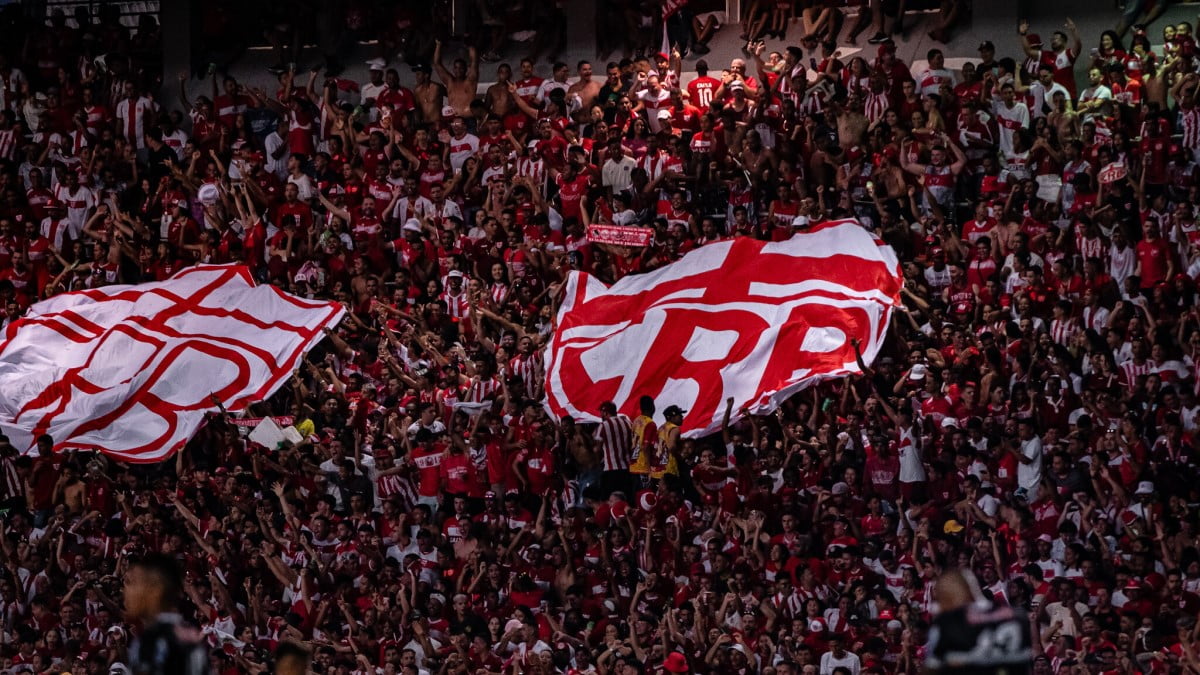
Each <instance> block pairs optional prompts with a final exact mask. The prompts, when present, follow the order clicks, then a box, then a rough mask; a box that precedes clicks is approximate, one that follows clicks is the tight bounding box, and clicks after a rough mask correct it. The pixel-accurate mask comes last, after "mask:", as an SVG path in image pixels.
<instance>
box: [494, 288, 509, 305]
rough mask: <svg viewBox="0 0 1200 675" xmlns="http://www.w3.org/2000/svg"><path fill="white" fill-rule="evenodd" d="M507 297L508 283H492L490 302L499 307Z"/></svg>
mask: <svg viewBox="0 0 1200 675" xmlns="http://www.w3.org/2000/svg"><path fill="white" fill-rule="evenodd" d="M507 299H508V284H500V283H495V284H492V302H493V303H494V304H495V305H496V306H497V307H500V306H502V305H504V301H505V300H507Z"/></svg>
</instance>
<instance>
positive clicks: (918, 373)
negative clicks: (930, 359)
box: [908, 363, 929, 380]
mask: <svg viewBox="0 0 1200 675" xmlns="http://www.w3.org/2000/svg"><path fill="white" fill-rule="evenodd" d="M928 372H929V366H927V365H925V364H924V363H918V364H917V365H915V366H913V367H912V370H910V371H908V379H910V380H923V379H925V374H926V373H928Z"/></svg>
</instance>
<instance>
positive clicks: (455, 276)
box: [446, 270, 464, 279]
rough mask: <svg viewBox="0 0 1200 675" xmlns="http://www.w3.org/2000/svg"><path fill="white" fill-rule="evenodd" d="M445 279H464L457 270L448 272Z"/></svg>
mask: <svg viewBox="0 0 1200 675" xmlns="http://www.w3.org/2000/svg"><path fill="white" fill-rule="evenodd" d="M446 278H447V279H462V278H464V277H463V273H462V272H459V271H458V270H450V273H449V274H447V275H446Z"/></svg>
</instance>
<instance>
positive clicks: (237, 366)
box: [0, 265, 345, 462]
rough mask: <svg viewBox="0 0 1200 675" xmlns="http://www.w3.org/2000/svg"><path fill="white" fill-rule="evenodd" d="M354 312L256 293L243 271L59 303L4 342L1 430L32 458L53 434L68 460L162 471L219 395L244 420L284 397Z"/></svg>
mask: <svg viewBox="0 0 1200 675" xmlns="http://www.w3.org/2000/svg"><path fill="white" fill-rule="evenodd" d="M344 313H345V308H343V307H342V306H341V305H340V304H338V303H332V302H316V301H310V300H305V299H302V298H297V297H295V296H291V295H288V294H286V293H284V292H283V291H280V290H279V289H278V288H275V287H274V286H255V284H254V281H253V278H252V277H251V275H250V271H249V270H248V269H247V268H245V267H241V266H236V265H200V266H196V267H189V268H187V269H184V270H183V271H181V272H179V273H178V274H176V275H175V276H173V277H171V278H170V279H168V280H166V281H161V282H153V283H147V284H139V285H137V286H105V287H102V288H97V289H91V290H84V291H77V292H74V293H66V294H63V295H59V296H55V297H53V298H51V299H49V300H46V301H43V302H40V303H37V304H36V305H34V306H33V307H31V308H30V309H29V312H28V313H27V314H26V315H25V317H23V318H22V319H20V320H19V321H16V322H14V323H12V324H11V325H9V326H8V329H7V331H6V333H5V335H4V341H3V342H0V430H2V431H3V432H4V433H5V434H6V435H7V436H8V437H9V440H10V441H11V442H12V443H13V445H14V446H16V447H17V448H18V449H20V450H21V451H22V452H27V451H29V450H30V449H31V448H33V447H34V446H35V443H36V440H37V438H38V437H39V436H41V435H42V434H49V435H50V436H51V437H52V438H53V440H54V449H55V450H56V451H58V450H65V449H70V448H76V449H84V450H93V449H95V450H100V451H101V452H104V453H105V454H108V455H110V456H112V457H115V458H117V459H121V460H125V461H128V462H156V461H160V460H162V459H165V458H167V457H169V456H170V455H171V454H173V453H174V452H176V451H177V450H179V449H180V448H182V447H183V445H184V444H185V443H186V442H187V441H188V439H189V438H191V436H192V434H194V433H195V432H196V430H197V429H198V428H199V426H200V424H201V422H203V419H204V415H205V413H206V412H209V411H212V410H215V409H216V406H215V405H214V403H213V402H212V399H211V397H212V396H214V395H215V396H216V398H217V399H218V400H220V401H221V403H222V404H223V405H224V406H225V407H226V408H227V409H228V410H230V411H238V410H241V409H243V408H245V407H246V406H247V405H249V404H251V403H255V402H258V401H261V400H263V399H265V398H267V397H268V396H270V395H271V394H272V393H274V392H275V390H276V389H278V388H279V387H280V386H281V385H282V384H283V383H284V382H286V381H287V380H288V378H289V377H290V376H291V373H292V371H293V370H294V369H295V368H296V366H297V365H298V364H299V362H300V359H301V357H302V356H303V355H304V353H305V352H307V351H308V350H309V349H311V348H312V347H313V346H314V345H315V344H316V343H317V342H319V341H320V340H321V339H322V337H323V335H322V332H321V331H322V329H323V328H326V327H332V326H335V325H336V324H337V322H338V321H340V320H341V318H342V316H343V314H344Z"/></svg>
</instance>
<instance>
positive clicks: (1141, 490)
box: [1133, 480, 1154, 495]
mask: <svg viewBox="0 0 1200 675" xmlns="http://www.w3.org/2000/svg"><path fill="white" fill-rule="evenodd" d="M1133 494H1135V495H1152V494H1154V483H1152V482H1150V481H1148V480H1144V481H1141V482H1139V483H1138V486H1137V490H1136V491H1135V492H1134V493H1133Z"/></svg>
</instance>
